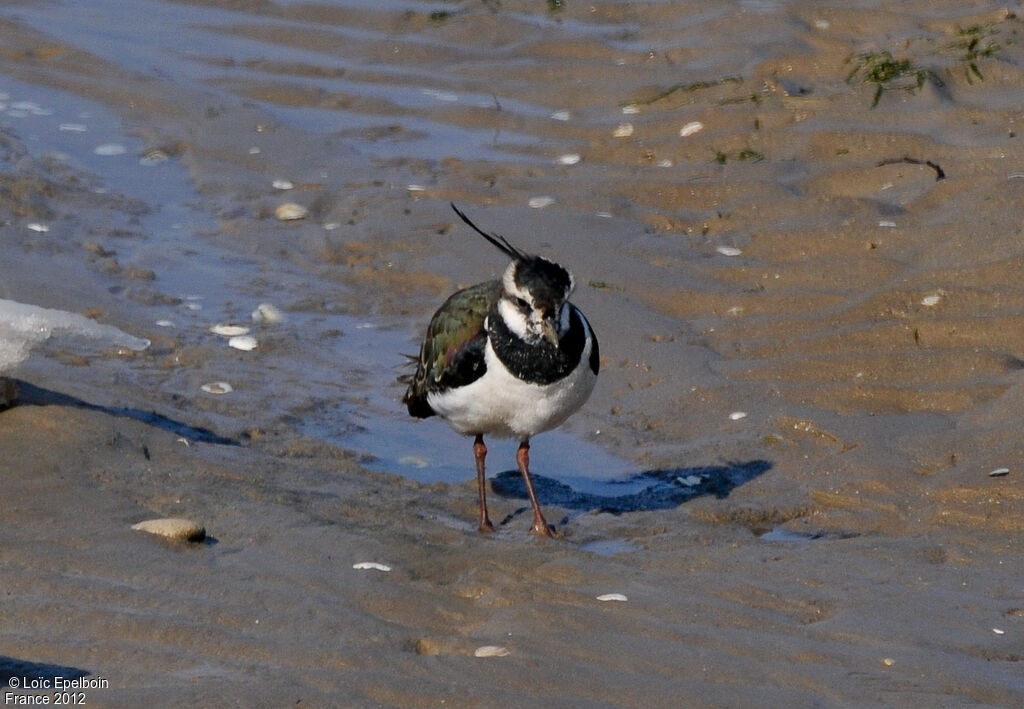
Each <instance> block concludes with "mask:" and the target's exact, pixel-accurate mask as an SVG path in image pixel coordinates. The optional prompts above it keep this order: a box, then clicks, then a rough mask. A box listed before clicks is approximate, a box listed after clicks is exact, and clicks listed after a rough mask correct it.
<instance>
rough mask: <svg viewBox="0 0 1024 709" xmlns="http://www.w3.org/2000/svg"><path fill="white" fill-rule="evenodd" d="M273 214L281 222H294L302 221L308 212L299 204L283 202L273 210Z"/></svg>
mask: <svg viewBox="0 0 1024 709" xmlns="http://www.w3.org/2000/svg"><path fill="white" fill-rule="evenodd" d="M274 214H275V215H276V216H277V218H278V219H280V220H281V221H283V222H290V221H294V220H295V219H304V218H305V217H306V215H307V214H309V210H308V209H306V208H305V207H303V206H302V205H301V204H295V202H285V203H284V204H282V205H281V206H280V207H278V208H277V209H275V210H274Z"/></svg>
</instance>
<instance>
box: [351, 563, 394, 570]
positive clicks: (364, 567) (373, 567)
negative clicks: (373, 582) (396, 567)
mask: <svg viewBox="0 0 1024 709" xmlns="http://www.w3.org/2000/svg"><path fill="white" fill-rule="evenodd" d="M352 568H353V569H358V570H359V571H366V570H373V571H391V567H390V566H388V565H387V564H378V563H377V562H376V561H360V562H358V563H355V564H352Z"/></svg>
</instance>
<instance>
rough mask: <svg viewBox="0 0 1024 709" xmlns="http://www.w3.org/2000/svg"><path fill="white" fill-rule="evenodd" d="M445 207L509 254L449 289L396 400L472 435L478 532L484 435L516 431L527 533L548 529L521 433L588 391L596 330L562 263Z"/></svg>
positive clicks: (486, 523) (575, 405)
mask: <svg viewBox="0 0 1024 709" xmlns="http://www.w3.org/2000/svg"><path fill="white" fill-rule="evenodd" d="M452 209H454V210H455V213H456V214H458V215H459V217H461V218H462V221H464V222H465V223H466V224H468V225H469V226H470V227H472V229H473V230H474V231H476V232H477V233H478V234H480V235H481V236H482V237H483V238H485V239H487V241H489V242H491V243H492V244H493V245H494V246H496V247H498V249H499V250H500V251H501V252H502V253H504V254H505V255H506V256H508V257H509V258H510V259H512V262H511V263H510V264H509V265H508V268H506V269H505V273H504V275H503V276H502V278H501V279H500V280H493V281H486V282H485V283H479V284H477V285H475V286H470V287H469V288H464V289H463V290H460V291H457V292H456V293H454V294H452V295H451V297H449V298H448V300H446V301H445V302H444V305H442V306H441V307H440V308H439V309H438V311H437V312H436V313H434V317H433V318H432V319H431V320H430V325H429V326H428V327H427V334H426V337H425V338H424V340H423V346H422V347H421V349H420V356H419V359H418V360H417V367H416V373H415V374H413V375H412V376H411V377H408V382H409V388H408V390H407V391H406V393H405V396H404V397H403V399H402V401H403V402H404V403H405V404H406V405H407V406H408V407H409V413H410V414H411V415H413V416H415V417H417V418H427V417H428V416H434V415H437V416H440V417H441V418H442V419H444V420H445V421H447V422H448V424H449V425H450V426H451V427H452V428H453V429H455V430H456V431H457V432H459V433H462V434H466V435H469V436H473V437H474V440H473V454H474V456H475V458H476V481H477V488H478V491H479V495H480V531H486V532H492V531H494V525H493V524H491V520H490V518H489V517H488V515H487V495H486V474H485V469H484V460H485V458H486V457H487V446H486V445H484V436H485V435H491V436H498V437H503V438H515V439H517V440H518V441H519V450H518V451H517V453H516V463H517V465H518V467H519V471H520V472H521V473H522V475H523V482H524V483H525V484H526V492H527V494H528V495H529V497H530V504H531V505H532V506H533V527H532V528H531V530H530V531H532V532H533V533H534V534H543V535H547V536H553V531H552V528H551V527H549V526H548V524H547V522H546V521H545V519H544V514H543V513H542V512H541V509H540V505H539V504H538V502H537V494H536V493H535V492H534V489H533V482H532V481H531V480H530V438H532V437H533V436H535V435H537V434H538V433H541V432H543V431H547V430H550V429H552V428H555V427H556V426H558V425H560V424H561V423H562V422H563V421H565V420H566V419H567V418H569V416H570V415H571V414H573V413H574V412H575V411H576V410H577V409H579V408H580V407H581V406H583V403H584V402H585V401H586V400H587V398H588V397H589V396H590V392H591V391H592V390H593V389H594V383H595V382H596V381H597V372H598V366H599V360H600V356H599V354H598V348H597V337H595V336H594V331H593V330H592V329H591V328H590V323H588V322H587V319H586V318H585V317H584V316H583V313H582V312H580V309H579V308H577V307H576V306H575V305H573V304H572V303H570V302H569V296H570V294H571V293H572V291H573V287H574V285H575V283H574V281H573V277H572V274H571V273H569V271H567V270H566V269H565V268H563V267H562V266H560V265H558V264H557V263H554V262H553V261H549V260H548V259H546V258H543V257H541V256H533V255H531V254H527V253H525V252H523V251H520V250H519V249H517V248H516V247H515V246H513V245H512V244H510V243H509V241H508V240H507V239H506V238H505V237H503V236H500V235H498V234H488V233H487V232H485V231H483V230H482V229H480V228H479V227H477V226H476V224H474V223H473V222H472V221H470V220H469V217H467V216H466V215H465V214H463V213H462V212H461V211H459V208H458V207H456V206H455V205H454V204H453V205H452Z"/></svg>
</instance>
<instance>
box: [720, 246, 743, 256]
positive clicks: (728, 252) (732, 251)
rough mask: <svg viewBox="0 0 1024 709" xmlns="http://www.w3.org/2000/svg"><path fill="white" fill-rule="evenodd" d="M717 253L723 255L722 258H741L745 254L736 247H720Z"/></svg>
mask: <svg viewBox="0 0 1024 709" xmlns="http://www.w3.org/2000/svg"><path fill="white" fill-rule="evenodd" d="M715 251H717V252H718V253H720V254H722V256H739V255H740V254H742V253H743V251H741V250H740V249H737V248H736V247H735V246H719V247H718V248H717V249H715Z"/></svg>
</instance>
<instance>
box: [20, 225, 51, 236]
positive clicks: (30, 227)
mask: <svg viewBox="0 0 1024 709" xmlns="http://www.w3.org/2000/svg"><path fill="white" fill-rule="evenodd" d="M25 228H26V229H28V230H29V231H36V232H39V233H40V234H45V233H46V232H48V231H50V227H48V226H46V225H45V224H40V223H39V222H30V223H28V224H26V225H25Z"/></svg>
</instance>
